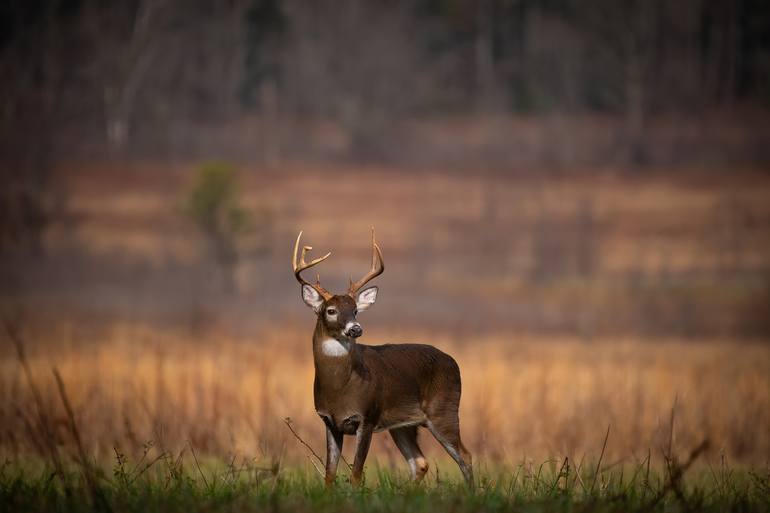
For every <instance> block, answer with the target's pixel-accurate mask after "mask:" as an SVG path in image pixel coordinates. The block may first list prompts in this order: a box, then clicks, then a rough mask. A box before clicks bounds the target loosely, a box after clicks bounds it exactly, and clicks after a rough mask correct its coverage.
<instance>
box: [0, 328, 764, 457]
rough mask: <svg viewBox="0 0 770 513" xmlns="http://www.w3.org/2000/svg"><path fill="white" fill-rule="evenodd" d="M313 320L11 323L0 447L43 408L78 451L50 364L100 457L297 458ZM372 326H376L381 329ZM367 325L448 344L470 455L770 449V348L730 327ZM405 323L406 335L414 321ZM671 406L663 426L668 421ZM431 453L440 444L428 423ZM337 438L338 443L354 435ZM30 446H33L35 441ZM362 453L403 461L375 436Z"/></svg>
mask: <svg viewBox="0 0 770 513" xmlns="http://www.w3.org/2000/svg"><path fill="white" fill-rule="evenodd" d="M310 330H311V327H310V326H308V327H307V329H305V330H301V329H299V328H297V329H294V330H290V331H287V330H286V329H281V330H278V329H265V330H262V331H260V332H259V333H257V334H255V335H254V336H253V337H249V338H247V339H244V338H237V337H233V336H230V335H228V334H226V333H224V332H219V331H211V332H208V333H206V334H202V335H197V336H191V335H189V334H187V333H186V332H182V331H180V330H175V329H168V328H159V327H156V326H150V325H141V324H136V323H124V324H120V323H115V324H111V325H110V326H109V327H108V328H106V329H104V330H94V331H93V332H92V333H90V334H82V333H81V334H80V335H78V336H77V337H75V336H74V335H73V333H74V331H73V330H72V327H71V326H68V325H67V324H52V325H49V326H41V325H37V326H35V327H32V328H29V327H28V328H26V329H23V330H22V334H23V336H24V338H25V339H26V341H27V356H26V359H27V361H28V365H29V369H30V374H31V377H32V380H33V383H34V386H35V387H36V388H37V389H38V390H39V391H40V395H41V400H40V402H39V404H38V403H36V401H35V399H34V398H33V396H32V390H31V389H30V386H29V383H28V381H27V378H26V377H25V375H24V373H23V371H22V368H21V366H20V365H19V362H18V361H17V358H16V357H15V355H14V353H13V352H12V351H11V350H9V349H7V348H8V347H10V346H9V345H8V344H6V342H5V341H6V339H5V338H4V339H3V340H4V342H3V346H5V347H4V348H3V349H2V351H1V352H0V453H2V455H3V456H5V457H12V458H20V457H28V456H30V455H32V454H34V453H35V452H40V451H41V448H40V447H39V446H36V441H35V437H36V436H37V435H36V434H35V426H36V419H37V418H38V416H39V415H42V417H43V418H44V419H46V420H45V422H47V423H48V425H49V426H50V428H51V432H52V435H51V436H53V437H54V438H55V442H56V444H57V445H58V446H59V447H60V448H63V449H64V450H65V451H69V452H71V453H73V454H74V452H75V451H76V450H77V448H76V447H74V445H73V440H72V437H71V436H70V433H69V432H68V429H69V428H68V426H69V425H70V423H69V422H68V414H67V412H66V411H65V410H64V408H63V406H62V403H61V401H60V394H59V390H58V389H57V383H56V381H55V379H54V376H53V374H52V369H53V368H54V367H55V368H56V369H57V370H58V373H59V375H60V376H61V379H62V383H63V384H64V386H66V392H67V395H68V397H69V401H70V402H71V406H72V411H73V415H74V417H75V418H76V421H77V425H78V427H79V431H80V437H81V439H82V443H83V445H84V446H85V451H86V452H87V453H88V454H90V455H93V457H94V458H95V459H96V460H102V461H106V460H108V459H110V458H112V457H113V456H114V451H115V448H119V449H120V450H121V451H123V452H126V453H128V454H138V455H140V454H141V453H142V451H143V447H145V444H147V442H152V443H153V444H155V445H156V446H157V447H159V448H162V449H163V450H167V451H171V452H178V451H180V450H181V449H182V448H184V447H185V446H187V445H188V444H189V445H191V446H193V447H195V449H196V450H197V451H198V452H199V454H200V455H208V456H215V457H232V456H233V455H238V456H239V457H248V458H258V459H268V460H269V459H273V460H275V459H279V458H283V459H285V460H289V461H295V462H298V461H302V460H304V458H305V449H304V448H303V447H301V446H300V445H299V444H298V443H297V442H296V440H295V439H294V437H293V435H292V434H291V433H290V432H289V431H288V429H286V426H285V424H284V421H283V420H284V418H286V417H291V418H292V420H293V425H294V427H295V429H296V430H297V432H298V433H299V434H300V436H302V437H303V438H304V439H305V440H307V441H308V443H309V444H311V445H312V446H314V447H315V448H316V449H317V450H320V449H322V448H323V440H322V435H323V430H322V427H321V423H320V421H319V420H318V417H317V416H316V414H315V413H314V410H313V399H312V383H313V365H312V357H311V354H310V350H309V349H310V348H309V344H310ZM378 335H383V334H378ZM391 335H392V336H390V337H384V336H378V337H371V339H370V340H372V341H374V340H377V339H390V340H399V339H401V340H418V339H419V340H422V341H425V342H430V343H433V344H434V345H436V346H438V347H439V348H441V349H442V350H444V351H447V352H449V353H451V354H452V355H454V356H455V357H456V359H457V360H458V362H459V364H460V368H461V371H462V376H463V387H464V388H463V398H462V402H461V427H462V433H463V438H464V441H465V444H466V445H467V446H468V447H469V448H470V450H471V451H472V452H473V453H474V455H475V461H476V462H481V464H484V463H487V464H498V463H502V464H505V463H509V464H516V463H518V462H521V461H522V460H528V459H532V460H534V461H544V460H545V459H548V458H557V457H563V456H569V457H570V458H572V459H573V460H579V459H580V458H581V457H583V456H584V455H586V457H588V458H590V457H594V458H595V457H596V456H597V454H598V452H599V451H600V450H601V448H602V441H603V438H604V434H605V431H606V430H607V427H608V426H610V435H609V439H608V441H607V447H606V454H605V455H604V461H605V462H608V464H613V463H615V462H621V461H628V462H633V461H639V460H642V459H644V458H645V457H646V456H647V454H648V450H650V451H652V454H653V458H654V457H655V454H660V453H659V449H660V448H661V447H663V446H664V445H666V444H667V443H668V442H669V438H670V437H671V436H673V443H674V444H675V445H676V446H677V447H681V448H683V449H689V448H692V447H694V446H695V445H697V444H698V443H699V442H700V441H702V440H703V439H704V438H708V439H709V440H710V441H711V449H710V452H709V453H708V455H707V459H708V458H712V459H714V458H718V457H719V456H720V454H723V455H724V456H725V457H726V458H727V459H728V460H729V461H731V462H732V463H739V464H752V465H753V464H764V463H766V462H767V461H768V458H770V348H769V347H768V346H767V345H759V344H756V345H755V344H747V343H743V344H736V343H728V342H726V341H725V342H718V341H711V342H700V343H697V344H696V343H692V342H690V343H683V342H679V341H676V340H671V341H665V342H661V341H657V342H647V341H642V340H632V339H624V340H604V341H599V342H595V343H590V344H587V343H581V342H577V341H574V340H568V339H548V338H524V339H521V338H515V337H512V338H506V337H503V336H496V337H489V338H484V339H480V340H475V341H473V343H463V344H461V343H460V342H459V341H457V340H453V339H452V338H451V337H444V336H436V335H435V334H434V335H432V336H431V335H425V334H422V335H420V334H415V333H409V334H408V333H392V334H391ZM410 335H411V336H410ZM672 410H673V413H674V415H673V420H674V429H673V435H672V431H671V420H672ZM422 439H423V440H424V441H425V445H426V446H427V449H428V452H429V457H430V458H439V457H443V454H442V452H441V450H440V448H439V447H438V446H437V445H436V444H435V443H433V442H432V441H431V440H430V437H429V436H428V435H427V434H426V435H423V437H422ZM351 445H352V444H351V443H348V444H347V446H346V451H345V453H346V454H349V451H350V450H351ZM41 456H43V455H42V454H41ZM373 456H374V457H375V458H376V459H377V460H378V461H379V462H380V463H382V464H400V462H399V457H398V456H397V452H396V450H395V448H394V446H393V443H392V442H391V440H390V439H389V437H387V436H386V435H379V436H377V437H375V442H374V444H373Z"/></svg>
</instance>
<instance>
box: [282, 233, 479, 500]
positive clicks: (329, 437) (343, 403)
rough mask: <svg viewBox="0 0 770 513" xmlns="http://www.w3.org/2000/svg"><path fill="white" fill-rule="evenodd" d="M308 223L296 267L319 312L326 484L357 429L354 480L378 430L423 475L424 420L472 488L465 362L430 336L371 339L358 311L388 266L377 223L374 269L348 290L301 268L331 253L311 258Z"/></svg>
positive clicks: (318, 404) (319, 405) (318, 401)
mask: <svg viewBox="0 0 770 513" xmlns="http://www.w3.org/2000/svg"><path fill="white" fill-rule="evenodd" d="M301 238H302V231H300V232H299V235H298V236H297V240H296V242H295V243H294V254H293V257H292V269H293V271H294V277H295V278H296V279H297V281H299V283H300V284H301V292H302V300H303V301H304V302H305V304H307V306H309V307H310V308H312V310H313V312H314V313H315V314H316V317H317V320H316V325H315V330H314V331H313V364H314V367H315V380H314V384H313V399H314V405H315V410H316V412H317V414H318V415H319V416H320V418H321V420H322V421H323V423H324V426H325V428H326V469H325V470H326V471H325V476H324V480H325V485H326V487H327V488H330V487H332V486H333V485H334V483H335V481H336V474H337V465H338V463H339V459H340V455H341V454H342V443H343V439H344V435H349V436H355V443H356V449H355V459H354V461H353V466H352V472H351V478H350V482H351V484H352V485H353V486H360V484H361V482H362V478H363V471H364V462H365V461H366V457H367V454H368V452H369V447H370V444H371V441H372V435H373V433H377V432H381V431H389V432H390V436H391V437H392V438H393V442H395V445H396V447H397V448H398V450H399V451H400V452H401V454H402V455H403V457H404V459H405V460H406V462H407V464H408V465H409V471H410V475H411V480H412V481H413V482H415V483H419V482H420V481H422V479H423V478H424V477H425V474H426V473H427V472H428V462H427V460H426V459H425V456H424V455H423V452H422V450H421V449H420V446H419V444H418V440H417V435H418V432H417V430H418V428H425V429H427V430H428V431H430V433H431V434H432V435H433V437H435V439H436V440H437V441H438V442H439V443H440V444H441V445H442V446H443V447H444V449H445V450H446V451H447V453H449V455H450V456H451V457H452V459H454V461H455V462H456V463H457V465H458V466H459V467H460V471H461V472H462V475H463V477H464V479H465V482H466V483H467V485H468V487H469V488H471V489H473V487H474V480H473V469H472V459H471V454H470V452H468V450H467V449H466V448H465V446H463V443H462V441H461V439H460V419H459V414H458V410H459V406H460V393H461V388H462V385H461V380H460V368H459V366H458V365H457V362H456V361H455V360H454V358H452V357H451V356H449V355H448V354H446V353H444V352H442V351H440V350H438V349H436V348H435V347H433V346H430V345H426V344H384V345H365V344H361V343H359V339H360V338H361V336H362V335H363V333H364V331H363V328H362V327H361V324H360V323H359V322H358V320H357V315H358V314H359V313H361V312H364V311H366V310H368V309H369V308H370V307H371V306H372V305H373V304H374V302H375V300H376V299H377V292H378V288H377V286H370V287H367V288H364V285H366V284H367V283H369V282H370V281H371V280H373V279H374V278H376V277H377V276H379V275H381V274H382V273H383V271H384V270H385V263H384V261H383V258H382V251H381V250H380V247H379V246H378V244H377V241H376V240H375V234H374V227H372V264H371V269H370V270H369V272H368V273H366V274H365V275H364V276H363V277H362V278H361V279H359V280H358V281H355V282H354V281H353V279H352V277H351V278H350V286H349V288H348V290H347V292H346V293H344V294H332V293H331V292H329V291H328V290H326V289H325V288H324V287H322V286H321V277H320V275H317V277H316V282H315V283H311V282H309V281H306V280H305V279H304V278H303V277H302V276H301V273H302V272H303V271H306V270H307V269H310V268H311V267H314V266H316V265H318V264H320V263H321V262H323V261H324V260H326V259H327V258H329V256H331V252H329V253H327V254H326V255H324V256H322V257H319V258H316V259H314V260H311V261H310V262H306V261H305V257H306V256H307V254H308V252H309V251H311V250H312V249H313V248H312V246H303V247H302V252H301V254H300V256H299V259H298V258H297V252H298V249H299V246H300V239H301Z"/></svg>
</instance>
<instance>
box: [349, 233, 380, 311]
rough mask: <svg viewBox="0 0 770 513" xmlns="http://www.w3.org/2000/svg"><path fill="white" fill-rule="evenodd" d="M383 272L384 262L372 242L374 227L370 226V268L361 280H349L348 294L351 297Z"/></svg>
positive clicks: (373, 241) (377, 247) (374, 242)
mask: <svg viewBox="0 0 770 513" xmlns="http://www.w3.org/2000/svg"><path fill="white" fill-rule="evenodd" d="M384 270H385V262H383V260H382V251H380V247H379V246H378V245H377V242H376V241H375V240H374V226H372V268H371V269H370V270H369V272H368V273H366V275H364V277H363V278H361V279H360V280H358V281H357V282H353V278H350V288H348V294H350V295H351V296H352V295H353V294H355V293H356V292H358V291H359V290H361V287H363V286H364V285H366V284H367V283H368V282H370V281H371V280H373V279H374V278H376V277H377V276H379V275H381V274H382V272H383V271H384Z"/></svg>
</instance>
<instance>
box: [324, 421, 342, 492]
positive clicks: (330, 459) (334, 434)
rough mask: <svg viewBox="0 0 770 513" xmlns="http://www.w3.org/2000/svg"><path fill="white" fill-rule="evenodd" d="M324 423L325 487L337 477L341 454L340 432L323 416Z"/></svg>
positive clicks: (329, 485) (331, 483)
mask: <svg viewBox="0 0 770 513" xmlns="http://www.w3.org/2000/svg"><path fill="white" fill-rule="evenodd" d="M324 423H325V424H326V478H325V482H326V487H327V488H330V487H331V486H332V485H334V479H335V478H336V477H337V464H338V463H339V462H340V455H341V454H342V432H341V431H340V430H338V429H337V428H336V427H334V426H333V425H331V422H329V421H328V420H327V419H325V418H324Z"/></svg>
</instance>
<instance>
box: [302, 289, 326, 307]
mask: <svg viewBox="0 0 770 513" xmlns="http://www.w3.org/2000/svg"><path fill="white" fill-rule="evenodd" d="M302 301H304V302H305V304H306V305H307V306H309V307H310V308H312V309H313V311H314V312H316V313H317V312H318V309H319V308H321V305H322V304H323V302H324V300H323V298H322V297H321V294H319V293H318V291H317V290H316V289H314V288H313V287H311V286H310V285H302Z"/></svg>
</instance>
